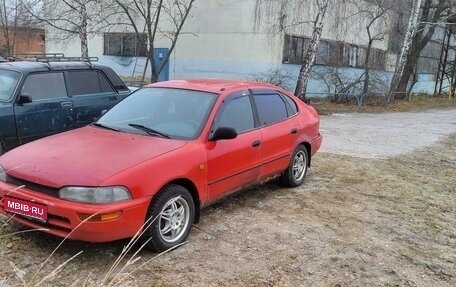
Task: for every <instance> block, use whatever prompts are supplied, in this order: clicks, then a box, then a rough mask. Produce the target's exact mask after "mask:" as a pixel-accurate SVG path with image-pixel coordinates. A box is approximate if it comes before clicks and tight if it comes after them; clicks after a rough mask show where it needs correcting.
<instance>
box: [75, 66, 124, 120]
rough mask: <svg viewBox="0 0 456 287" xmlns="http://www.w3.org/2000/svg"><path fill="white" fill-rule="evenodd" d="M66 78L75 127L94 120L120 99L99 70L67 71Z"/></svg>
mask: <svg viewBox="0 0 456 287" xmlns="http://www.w3.org/2000/svg"><path fill="white" fill-rule="evenodd" d="M66 79H67V83H68V90H69V93H70V96H71V99H72V101H73V112H74V120H75V125H76V126H77V127H81V126H85V125H87V124H90V123H91V122H93V121H95V120H96V119H98V118H99V117H100V116H101V115H102V114H103V113H104V112H106V111H107V110H109V109H110V108H112V107H113V106H114V105H115V104H117V103H118V102H119V101H120V100H121V97H120V96H119V95H118V94H117V92H116V91H115V89H114V87H112V85H111V84H110V83H109V81H108V80H107V79H106V77H105V75H104V74H103V73H102V72H101V71H98V70H74V71H67V72H66Z"/></svg>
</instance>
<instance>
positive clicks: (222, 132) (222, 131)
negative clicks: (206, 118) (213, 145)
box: [210, 127, 238, 141]
mask: <svg viewBox="0 0 456 287" xmlns="http://www.w3.org/2000/svg"><path fill="white" fill-rule="evenodd" d="M237 135H238V134H237V132H236V130H235V129H234V128H230V127H218V128H217V129H216V130H215V131H214V133H213V134H212V137H211V138H210V140H211V141H218V140H230V139H234V138H236V137H237Z"/></svg>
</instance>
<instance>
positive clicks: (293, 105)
mask: <svg viewBox="0 0 456 287" xmlns="http://www.w3.org/2000/svg"><path fill="white" fill-rule="evenodd" d="M282 97H283V98H284V99H285V101H286V102H287V103H288V107H287V108H288V110H289V111H288V116H289V117H291V116H293V115H296V114H297V113H298V107H297V105H296V103H295V102H294V101H293V100H292V99H290V97H289V96H287V95H284V94H282Z"/></svg>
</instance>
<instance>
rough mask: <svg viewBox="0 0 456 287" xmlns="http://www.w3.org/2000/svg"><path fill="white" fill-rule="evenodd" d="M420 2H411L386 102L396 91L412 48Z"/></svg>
mask: <svg viewBox="0 0 456 287" xmlns="http://www.w3.org/2000/svg"><path fill="white" fill-rule="evenodd" d="M421 2H422V0H413V1H412V9H411V12H410V18H409V21H408V24H407V31H406V33H405V37H404V44H403V45H402V48H401V53H400V55H399V59H398V61H397V65H396V69H395V72H394V76H393V79H392V80H391V88H390V93H389V94H388V100H390V99H391V97H392V92H395V91H397V88H398V85H399V80H400V78H401V76H402V75H403V73H404V67H405V63H406V61H407V56H408V54H409V52H410V48H411V46H412V40H413V36H414V35H415V33H416V30H417V28H418V18H419V16H420V9H421Z"/></svg>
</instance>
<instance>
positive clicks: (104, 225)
mask: <svg viewBox="0 0 456 287" xmlns="http://www.w3.org/2000/svg"><path fill="white" fill-rule="evenodd" d="M5 195H8V196H11V197H15V198H18V199H22V200H27V201H32V202H36V203H39V204H44V205H46V206H47V207H48V218H47V221H46V222H39V221H36V220H33V219H30V218H28V217H24V216H21V215H18V214H16V215H13V214H11V213H7V212H6V211H5V209H4V206H3V197H4V196H5ZM149 203H150V198H149V197H143V198H137V199H132V200H126V201H121V202H116V203H112V204H103V205H101V204H100V205H94V204H84V203H77V202H71V201H65V200H61V199H59V198H56V197H53V196H50V195H46V194H43V193H39V192H36V191H33V190H30V189H27V188H26V187H17V186H15V185H12V184H9V183H5V182H0V213H2V214H5V215H6V216H8V217H12V220H14V221H16V222H18V223H20V224H23V225H26V226H28V227H31V228H36V229H44V230H43V231H44V232H47V233H50V234H53V235H56V236H59V237H67V238H69V239H74V240H82V241H87V242H108V241H113V240H117V239H123V238H129V237H133V236H134V235H135V234H136V233H137V231H138V230H140V229H141V227H142V225H143V224H144V221H145V217H146V212H147V209H148V206H149ZM118 211H120V212H121V213H122V214H121V216H120V217H118V218H116V219H113V220H107V221H85V222H83V221H82V220H81V219H80V218H79V216H78V214H95V213H98V214H105V213H112V212H118ZM82 222H83V223H82Z"/></svg>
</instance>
